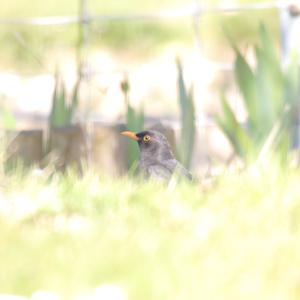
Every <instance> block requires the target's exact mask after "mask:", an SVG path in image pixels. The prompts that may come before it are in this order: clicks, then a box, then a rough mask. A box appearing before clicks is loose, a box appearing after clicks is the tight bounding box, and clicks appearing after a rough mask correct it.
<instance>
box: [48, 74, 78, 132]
mask: <svg viewBox="0 0 300 300" xmlns="http://www.w3.org/2000/svg"><path fill="white" fill-rule="evenodd" d="M80 82H81V78H80V76H79V77H78V79H77V82H76V84H75V86H74V89H73V91H72V95H71V99H70V101H68V100H69V99H68V97H67V92H66V87H65V84H64V82H63V79H62V78H61V75H60V74H59V73H58V72H56V74H55V86H54V92H53V97H52V108H51V113H50V117H49V123H50V124H49V125H50V127H51V128H59V127H66V126H70V125H71V124H72V122H73V119H74V115H75V113H76V109H77V106H78V101H79V87H80Z"/></svg>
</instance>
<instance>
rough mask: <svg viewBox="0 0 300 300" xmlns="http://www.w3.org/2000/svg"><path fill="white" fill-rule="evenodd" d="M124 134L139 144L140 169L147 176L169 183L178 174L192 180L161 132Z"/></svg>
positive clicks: (147, 131) (126, 132) (148, 131)
mask: <svg viewBox="0 0 300 300" xmlns="http://www.w3.org/2000/svg"><path fill="white" fill-rule="evenodd" d="M122 134H123V135H125V136H127V137H129V138H131V139H134V140H136V141H137V142H138V145H139V148H140V161H139V168H140V171H141V173H143V174H144V175H145V176H147V177H150V178H154V179H156V180H162V181H168V180H169V179H170V178H171V177H172V175H173V174H176V175H177V176H179V177H183V178H186V179H189V180H192V175H191V174H190V173H189V172H188V171H187V170H186V169H185V168H184V167H183V165H182V164H181V163H179V162H178V161H177V160H176V159H175V158H174V155H173V153H172V150H171V147H170V144H169V142H168V140H167V139H166V137H165V136H164V135H163V134H161V133H160V132H158V131H154V130H146V131H142V132H139V133H136V134H135V133H133V132H130V131H125V132H122Z"/></svg>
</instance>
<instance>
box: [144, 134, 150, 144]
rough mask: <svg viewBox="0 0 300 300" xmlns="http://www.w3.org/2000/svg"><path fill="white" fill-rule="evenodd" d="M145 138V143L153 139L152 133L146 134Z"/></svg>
mask: <svg viewBox="0 0 300 300" xmlns="http://www.w3.org/2000/svg"><path fill="white" fill-rule="evenodd" d="M143 140H144V142H145V143H148V142H149V141H150V140H151V137H150V135H148V134H147V135H145V136H144V138H143Z"/></svg>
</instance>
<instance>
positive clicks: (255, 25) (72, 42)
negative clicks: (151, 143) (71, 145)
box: [0, 0, 292, 173]
mask: <svg viewBox="0 0 300 300" xmlns="http://www.w3.org/2000/svg"><path fill="white" fill-rule="evenodd" d="M288 6H289V3H287V2H278V1H271V2H263V1H206V2H203V1H200V0H199V1H180V0H178V1H175V0H172V1H171V0H170V1H168V0H166V1H155V0H153V1H147V2H143V3H141V2H139V1H133V0H132V1H118V2H111V3H105V4H104V3H102V2H101V1H89V0H82V1H79V0H78V1H68V0H64V1H60V2H56V1H49V3H48V2H43V3H41V2H40V1H33V2H31V4H30V6H29V5H28V3H27V2H26V1H25V0H24V1H22V0H20V1H18V3H16V2H15V1H11V2H8V3H6V4H5V5H4V7H3V9H2V10H1V15H0V40H1V43H0V49H1V57H0V99H1V102H0V105H1V106H2V108H3V109H4V110H5V116H4V117H3V118H2V119H3V120H6V123H5V121H4V124H3V126H4V127H11V128H14V129H18V130H32V129H41V128H42V129H45V128H47V126H48V124H49V122H48V121H49V116H50V114H51V113H52V114H53V103H54V98H55V96H54V94H55V83H56V82H57V75H58V73H59V77H60V80H61V81H63V85H64V88H63V90H64V91H63V93H64V94H66V95H71V94H72V93H73V92H74V89H75V88H74V86H76V82H77V79H78V77H80V88H79V89H78V91H76V103H74V105H73V109H72V113H71V114H72V116H71V117H70V120H69V121H70V124H71V123H72V124H74V123H75V124H81V125H83V126H84V127H85V128H88V134H87V137H88V140H87V147H90V148H91V147H92V144H93V142H92V141H91V139H92V136H93V133H92V131H91V130H92V129H91V128H94V127H95V126H96V127H97V126H98V125H97V124H99V123H101V124H102V125H103V124H104V126H108V125H109V124H112V123H114V124H125V127H127V128H128V127H130V126H128V125H130V124H128V122H127V124H126V115H128V114H127V113H128V107H127V106H128V101H129V102H130V106H132V108H133V109H135V110H142V111H143V116H144V117H145V125H144V124H136V125H134V126H133V128H131V129H134V130H137V131H140V130H141V129H142V127H151V126H152V125H154V126H155V125H157V124H159V126H164V127H170V128H171V131H174V134H173V133H172V132H171V134H170V135H169V136H170V139H171V140H172V139H173V138H172V135H174V136H175V137H174V140H176V139H178V138H176V137H177V136H179V141H178V142H174V144H178V143H179V144H182V143H183V144H184V143H185V142H182V141H180V136H182V134H181V135H180V128H182V126H181V123H180V122H181V121H182V119H181V117H182V109H180V105H179V104H178V98H179V96H178V94H179V93H178V70H179V69H178V68H177V66H176V59H180V64H181V65H182V69H181V71H182V72H183V77H184V85H185V87H186V90H189V89H192V90H193V106H194V107H193V109H194V114H193V116H191V117H187V118H193V123H194V124H195V128H196V130H195V134H194V136H193V141H194V142H193V143H194V146H193V147H194V151H193V153H190V154H189V156H191V157H192V158H191V160H192V163H191V164H192V166H193V168H194V171H195V172H198V173H201V172H202V173H203V172H207V169H208V168H210V165H211V163H212V161H217V162H220V161H221V162H224V161H225V162H226V161H227V160H228V159H229V158H230V157H231V155H232V147H231V146H230V144H229V143H228V142H227V140H226V139H225V138H224V135H223V134H221V133H220V131H219V130H218V128H217V127H216V126H215V122H214V116H215V115H216V114H219V113H220V111H221V105H220V95H221V94H222V93H225V94H226V95H227V97H228V98H229V99H230V102H231V104H232V106H233V109H234V111H235V113H236V114H237V118H238V120H239V121H241V122H243V121H245V119H246V115H247V113H246V112H245V109H244V107H243V104H242V103H241V101H239V91H238V89H237V87H236V84H235V80H234V59H235V53H234V51H233V49H232V45H231V44H230V41H229V39H228V35H230V36H231V39H232V40H234V41H235V43H236V45H237V46H238V47H239V48H240V49H241V52H242V53H243V55H245V57H246V58H247V60H249V61H250V63H253V62H254V60H255V59H254V52H253V47H251V46H252V45H253V44H255V43H258V42H259V34H258V30H259V25H260V23H263V24H264V26H265V27H266V28H267V30H268V32H269V34H270V35H271V36H272V40H273V42H274V45H275V47H276V48H277V50H276V51H278V52H283V50H282V49H283V48H284V47H285V48H286V47H288V46H287V45H283V44H288V39H289V34H290V31H291V26H290V25H288V20H285V21H283V18H284V14H288ZM288 18H289V17H287V19H288ZM290 18H292V17H290ZM282 36H283V37H282ZM124 80H125V81H128V86H129V90H128V91H125V93H127V94H128V95H127V96H125V95H124V90H123V89H122V84H121V83H122V82H123V81H124ZM124 96H125V97H124ZM65 97H66V99H67V96H65ZM126 97H127V98H128V99H127V98H126ZM77 98H78V99H77ZM66 101H70V100H66ZM58 110H60V111H62V109H58ZM9 114H11V116H9ZM54 114H55V113H54ZM180 116H181V117H180ZM52 119H53V118H52ZM127 121H128V118H127ZM62 123H64V122H63V121H62ZM70 124H69V125H70ZM95 124H96V125H95ZM52 125H53V124H52ZM61 125H62V124H61ZM63 125H64V126H65V125H66V124H63ZM102 125H101V126H102ZM126 125H127V126H126ZM131 125H132V124H131ZM53 126H54V127H57V126H56V125H55V124H54V125H53ZM64 126H63V127H64ZM193 126H194V125H193ZM129 129H130V128H129ZM189 131H191V130H189ZM187 143H188V142H187ZM97 147H98V146H97ZM187 147H188V148H193V147H191V144H190V145H189V146H187ZM98 148H99V147H98ZM100 148H101V147H100ZM177 148H178V147H177ZM179 148H180V147H179ZM24 151H25V150H24ZM24 151H23V152H24ZM95 151H96V150H95ZM99 151H100V150H99V149H98V150H97V152H99ZM131 151H134V149H133V150H131ZM175 151H176V150H175ZM21 152H22V151H21ZM29 152H30V151H29ZM38 152H41V151H38ZM106 152H107V151H106ZM179 152H180V149H179ZM88 153H92V152H91V151H90V150H89V151H88ZM195 153H196V154H197V155H196V154H195ZM135 155H136V153H135ZM92 156H93V154H92ZM94 156H95V155H94ZM33 159H34V158H33ZM107 159H108V158H101V160H102V161H105V160H107ZM129 160H130V159H129ZM131 160H132V159H131ZM99 164H100V168H101V165H103V163H99ZM113 173H114V172H113ZM117 173H118V172H117Z"/></svg>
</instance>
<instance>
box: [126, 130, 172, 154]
mask: <svg viewBox="0 0 300 300" xmlns="http://www.w3.org/2000/svg"><path fill="white" fill-rule="evenodd" d="M121 134H122V135H124V136H127V137H129V138H131V139H133V140H135V141H137V142H138V144H139V148H140V152H141V155H147V156H153V158H155V156H156V158H158V157H159V158H160V159H170V158H173V154H172V151H171V147H170V144H169V142H168V140H167V139H166V137H165V136H164V135H163V134H161V133H160V132H158V131H154V130H145V131H141V132H138V133H134V132H131V131H123V132H122V133H121Z"/></svg>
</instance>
